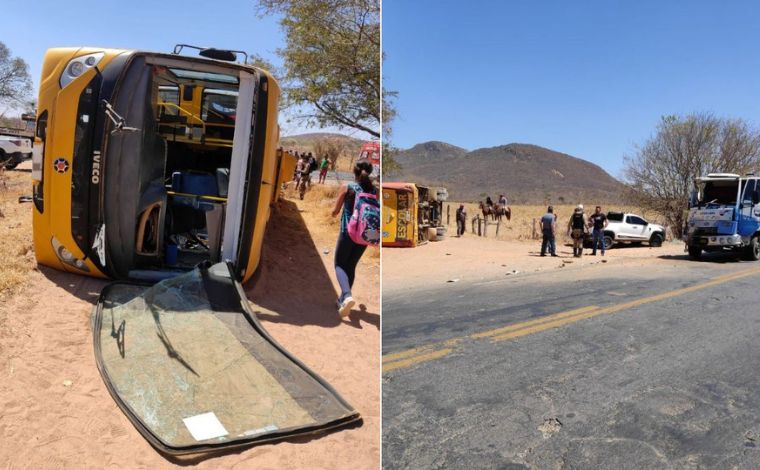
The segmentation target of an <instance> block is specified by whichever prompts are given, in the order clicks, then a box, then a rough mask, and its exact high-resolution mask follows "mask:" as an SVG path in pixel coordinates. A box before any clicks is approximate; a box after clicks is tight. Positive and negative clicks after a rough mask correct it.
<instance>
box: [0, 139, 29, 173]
mask: <svg viewBox="0 0 760 470" xmlns="http://www.w3.org/2000/svg"><path fill="white" fill-rule="evenodd" d="M30 158H32V141H31V140H30V139H29V138H28V137H20V136H9V135H0V165H1V166H5V168H8V169H12V168H16V166H17V165H18V164H19V163H21V162H23V161H24V160H28V159H30Z"/></svg>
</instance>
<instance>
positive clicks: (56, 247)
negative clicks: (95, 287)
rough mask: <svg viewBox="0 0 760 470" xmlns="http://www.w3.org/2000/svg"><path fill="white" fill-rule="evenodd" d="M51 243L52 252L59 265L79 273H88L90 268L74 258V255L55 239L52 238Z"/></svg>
mask: <svg viewBox="0 0 760 470" xmlns="http://www.w3.org/2000/svg"><path fill="white" fill-rule="evenodd" d="M51 243H52V245H53V251H55V255H56V256H57V257H58V259H59V260H60V261H61V263H63V264H65V265H67V266H71V267H72V268H76V269H79V270H81V271H85V272H90V268H88V267H87V264H85V262H84V261H82V260H81V259H77V258H76V257H75V256H74V253H72V252H70V251H69V250H68V249H67V248H66V247H65V246H63V245H62V244H61V242H59V241H58V239H57V238H55V237H53V239H52V240H51Z"/></svg>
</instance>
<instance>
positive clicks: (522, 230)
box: [443, 202, 664, 241]
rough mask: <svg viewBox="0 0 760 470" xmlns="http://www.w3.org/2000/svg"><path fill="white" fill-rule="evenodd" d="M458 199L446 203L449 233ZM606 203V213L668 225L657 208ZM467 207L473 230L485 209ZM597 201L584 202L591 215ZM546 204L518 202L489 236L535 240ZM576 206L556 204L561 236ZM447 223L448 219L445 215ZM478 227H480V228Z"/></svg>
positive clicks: (468, 219)
mask: <svg viewBox="0 0 760 470" xmlns="http://www.w3.org/2000/svg"><path fill="white" fill-rule="evenodd" d="M459 204H460V203H458V202H451V203H450V204H448V203H447V204H444V208H443V210H444V214H445V213H446V210H447V208H446V206H449V205H450V206H451V225H450V226H449V232H450V233H454V232H455V230H456V225H455V219H454V213H455V212H456V209H457V208H458V207H459ZM600 205H601V206H602V210H603V211H604V212H605V213H606V212H608V211H619V212H632V213H634V214H638V215H640V216H642V217H644V218H645V219H647V221H649V222H653V223H659V224H663V225H664V218H663V217H661V216H659V215H658V214H657V213H655V212H653V211H647V210H645V209H642V208H640V207H632V206H624V205H620V204H604V203H601V204H600ZM464 206H465V208H466V209H467V231H468V232H471V231H472V225H471V221H472V219H473V217H475V215H476V214H480V215H481V216H482V212H481V210H480V209H479V208H478V205H477V204H471V203H464ZM595 206H596V204H593V205H592V204H588V205H584V207H585V211H586V214H587V215H590V214H592V213H593V211H594V207H595ZM546 207H547V206H544V205H514V204H511V205H510V208H511V209H512V220H511V221H509V222H507V221H506V219H503V223H502V225H501V227H500V228H499V236H498V237H497V236H496V226H495V225H489V227H488V238H495V239H497V240H507V241H520V240H531V239H533V238H532V234H533V220H534V219H536V223H538V219H540V218H541V216H543V215H544V214H545V213H546ZM573 209H575V205H571V204H566V205H555V206H554V213H555V214H557V217H558V218H557V229H558V232H559V234H560V235H563V234H564V233H565V232H566V227H567V222H568V220H569V219H570V216H571V215H572V213H573ZM444 222H445V218H444ZM476 230H477V228H476Z"/></svg>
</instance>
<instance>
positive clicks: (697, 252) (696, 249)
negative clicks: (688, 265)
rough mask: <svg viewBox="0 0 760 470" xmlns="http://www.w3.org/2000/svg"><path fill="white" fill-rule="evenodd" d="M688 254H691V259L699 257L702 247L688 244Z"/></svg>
mask: <svg viewBox="0 0 760 470" xmlns="http://www.w3.org/2000/svg"><path fill="white" fill-rule="evenodd" d="M689 256H691V259H699V258H701V257H702V248H700V247H698V246H690V247H689Z"/></svg>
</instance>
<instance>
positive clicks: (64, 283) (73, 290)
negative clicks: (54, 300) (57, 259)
mask: <svg viewBox="0 0 760 470" xmlns="http://www.w3.org/2000/svg"><path fill="white" fill-rule="evenodd" d="M38 269H39V271H40V272H41V273H42V275H43V276H45V277H46V278H47V279H48V280H49V281H50V282H52V283H53V284H55V285H57V286H58V287H60V288H61V289H63V290H65V291H66V292H68V293H69V294H71V295H73V296H74V297H76V298H78V299H81V300H84V301H85V302H88V303H90V304H95V302H97V300H98V297H99V296H100V291H101V290H102V289H103V288H104V287H105V286H106V284H108V282H109V281H105V280H102V279H97V278H93V277H89V276H83V275H81V274H74V273H69V272H64V271H57V270H55V269H53V268H48V267H47V266H38Z"/></svg>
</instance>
